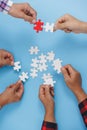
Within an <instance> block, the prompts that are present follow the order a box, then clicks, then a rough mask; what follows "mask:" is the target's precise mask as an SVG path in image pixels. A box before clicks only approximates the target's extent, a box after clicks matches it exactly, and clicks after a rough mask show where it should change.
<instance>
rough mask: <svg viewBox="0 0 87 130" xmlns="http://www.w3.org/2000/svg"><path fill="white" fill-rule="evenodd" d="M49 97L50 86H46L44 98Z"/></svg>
mask: <svg viewBox="0 0 87 130" xmlns="http://www.w3.org/2000/svg"><path fill="white" fill-rule="evenodd" d="M50 95H51V93H50V85H46V86H45V96H46V97H48V96H50Z"/></svg>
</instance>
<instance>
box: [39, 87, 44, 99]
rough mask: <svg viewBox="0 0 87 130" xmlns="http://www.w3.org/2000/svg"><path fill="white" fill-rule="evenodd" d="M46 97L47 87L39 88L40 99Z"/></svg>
mask: <svg viewBox="0 0 87 130" xmlns="http://www.w3.org/2000/svg"><path fill="white" fill-rule="evenodd" d="M44 96H45V86H44V85H41V86H40V88H39V98H40V99H42V98H44Z"/></svg>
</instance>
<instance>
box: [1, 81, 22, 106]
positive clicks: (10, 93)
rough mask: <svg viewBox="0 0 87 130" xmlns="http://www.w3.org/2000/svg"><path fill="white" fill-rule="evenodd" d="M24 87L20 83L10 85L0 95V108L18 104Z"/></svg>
mask: <svg viewBox="0 0 87 130" xmlns="http://www.w3.org/2000/svg"><path fill="white" fill-rule="evenodd" d="M23 92H24V87H23V84H22V82H21V81H18V82H17V83H15V84H12V85H10V86H9V87H7V88H6V90H5V91H4V92H3V93H2V94H1V95H0V106H1V107H3V106H5V105H7V104H10V103H13V102H18V101H20V99H21V98H22V95H23Z"/></svg>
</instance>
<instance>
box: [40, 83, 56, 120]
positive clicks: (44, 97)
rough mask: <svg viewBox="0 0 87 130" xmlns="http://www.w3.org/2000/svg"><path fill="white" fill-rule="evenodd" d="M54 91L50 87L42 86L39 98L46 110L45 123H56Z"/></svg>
mask: <svg viewBox="0 0 87 130" xmlns="http://www.w3.org/2000/svg"><path fill="white" fill-rule="evenodd" d="M53 96H54V89H53V88H52V87H51V86H50V85H41V86H40V90H39V98H40V100H41V102H42V103H43V105H44V108H45V117H44V120H45V121H50V122H55V117H54V99H53Z"/></svg>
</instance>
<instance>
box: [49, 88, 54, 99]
mask: <svg viewBox="0 0 87 130" xmlns="http://www.w3.org/2000/svg"><path fill="white" fill-rule="evenodd" d="M50 93H51V95H52V97H54V88H53V87H51V88H50Z"/></svg>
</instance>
